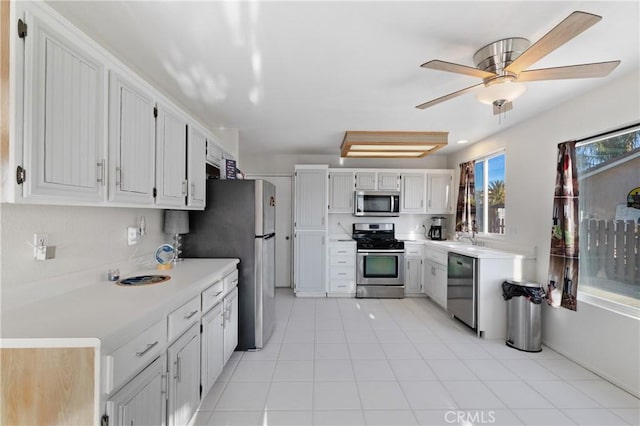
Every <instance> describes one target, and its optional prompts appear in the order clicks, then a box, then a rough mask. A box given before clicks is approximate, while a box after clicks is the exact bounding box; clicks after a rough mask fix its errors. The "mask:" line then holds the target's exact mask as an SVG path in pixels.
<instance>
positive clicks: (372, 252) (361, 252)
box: [357, 249, 404, 255]
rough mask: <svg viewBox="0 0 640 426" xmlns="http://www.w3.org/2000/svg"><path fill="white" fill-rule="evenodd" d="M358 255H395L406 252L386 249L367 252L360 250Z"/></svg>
mask: <svg viewBox="0 0 640 426" xmlns="http://www.w3.org/2000/svg"><path fill="white" fill-rule="evenodd" d="M357 253H358V254H364V255H367V254H380V253H389V254H393V253H404V250H385V249H371V250H368V249H367V250H366V251H361V250H358V252H357Z"/></svg>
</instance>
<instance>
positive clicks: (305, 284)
mask: <svg viewBox="0 0 640 426" xmlns="http://www.w3.org/2000/svg"><path fill="white" fill-rule="evenodd" d="M328 180H329V179H328V166H326V165H319V166H316V165H313V166H299V165H296V166H295V186H294V187H295V195H294V212H295V213H294V223H293V226H294V233H293V235H294V240H293V244H294V258H293V277H294V288H295V293H296V295H297V296H302V295H305V296H326V291H327V290H326V258H327V255H326V252H327V246H326V238H327V215H328V198H329V196H328V195H329V194H328V192H329V191H328V185H327V182H328Z"/></svg>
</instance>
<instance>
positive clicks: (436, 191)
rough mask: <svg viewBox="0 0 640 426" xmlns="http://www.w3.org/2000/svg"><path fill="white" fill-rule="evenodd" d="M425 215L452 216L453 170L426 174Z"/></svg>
mask: <svg viewBox="0 0 640 426" xmlns="http://www.w3.org/2000/svg"><path fill="white" fill-rule="evenodd" d="M427 185H428V187H427V189H428V190H427V193H428V194H429V202H428V203H427V213H434V214H437V213H440V214H453V213H454V211H453V170H442V171H437V172H429V173H427Z"/></svg>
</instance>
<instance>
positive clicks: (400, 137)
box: [340, 130, 449, 158]
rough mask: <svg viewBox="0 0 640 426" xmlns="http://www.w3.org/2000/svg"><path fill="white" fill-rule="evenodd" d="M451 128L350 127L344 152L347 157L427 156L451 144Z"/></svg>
mask: <svg viewBox="0 0 640 426" xmlns="http://www.w3.org/2000/svg"><path fill="white" fill-rule="evenodd" d="M448 135H449V132H378V131H355V130H347V131H346V132H345V133H344V139H343V140H342V146H341V147H340V156H341V157H346V158H423V157H426V156H427V155H429V154H433V153H434V152H436V151H437V150H439V149H440V148H442V147H445V146H447V143H448V142H447V138H448Z"/></svg>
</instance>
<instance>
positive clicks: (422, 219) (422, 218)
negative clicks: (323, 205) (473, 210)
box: [329, 213, 454, 239]
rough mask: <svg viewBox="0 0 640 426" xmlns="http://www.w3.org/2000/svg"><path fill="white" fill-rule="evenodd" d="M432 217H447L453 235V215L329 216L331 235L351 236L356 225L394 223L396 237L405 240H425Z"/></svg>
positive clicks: (337, 214)
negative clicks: (353, 226) (353, 225)
mask: <svg viewBox="0 0 640 426" xmlns="http://www.w3.org/2000/svg"><path fill="white" fill-rule="evenodd" d="M431 216H444V217H446V218H447V228H449V233H450V234H452V232H453V231H452V230H453V225H452V221H453V219H454V216H453V215H427V214H408V215H404V214H403V215H400V216H398V217H355V216H353V215H352V214H349V213H332V214H330V215H329V235H338V234H348V235H351V232H352V224H354V223H393V224H395V231H396V236H398V237H400V238H405V239H414V238H415V239H424V233H425V229H424V228H423V227H422V225H425V226H426V227H427V230H428V229H429V226H430V224H431V222H430V218H431ZM343 228H344V229H343ZM449 237H450V236H448V238H449Z"/></svg>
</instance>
